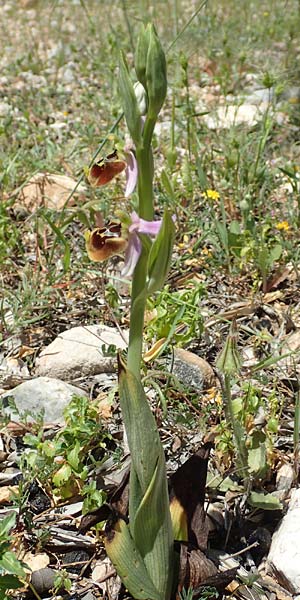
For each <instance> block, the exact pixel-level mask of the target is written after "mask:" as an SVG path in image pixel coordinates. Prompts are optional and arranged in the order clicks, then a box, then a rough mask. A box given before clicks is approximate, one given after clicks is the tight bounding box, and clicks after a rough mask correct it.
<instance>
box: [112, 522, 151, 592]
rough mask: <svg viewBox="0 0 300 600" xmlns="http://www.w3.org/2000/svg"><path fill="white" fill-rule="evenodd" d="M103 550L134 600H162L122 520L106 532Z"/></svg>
mask: <svg viewBox="0 0 300 600" xmlns="http://www.w3.org/2000/svg"><path fill="white" fill-rule="evenodd" d="M105 549H106V552H107V554H108V556H109V558H110V560H111V561H112V563H113V565H114V566H115V567H116V569H117V572H118V575H120V577H121V579H122V581H123V583H124V585H125V586H126V587H127V589H128V591H129V592H130V594H131V595H132V596H133V597H134V598H135V599H136V600H161V599H162V596H161V594H160V593H159V591H158V590H157V589H156V588H155V586H154V585H153V583H152V581H151V579H150V577H149V575H148V572H147V569H146V567H145V564H144V561H143V559H142V557H141V555H140V553H139V552H138V550H137V548H136V545H135V543H134V541H133V539H132V537H131V534H130V531H129V527H128V525H126V523H125V521H123V519H119V520H118V521H117V522H116V523H115V524H114V526H113V527H112V528H110V529H109V530H108V531H107V532H106V537H105Z"/></svg>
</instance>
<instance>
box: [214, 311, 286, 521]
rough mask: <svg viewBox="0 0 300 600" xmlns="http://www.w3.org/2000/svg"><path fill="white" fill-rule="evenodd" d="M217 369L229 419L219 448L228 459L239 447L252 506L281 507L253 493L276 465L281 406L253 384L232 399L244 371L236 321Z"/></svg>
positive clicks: (269, 497)
mask: <svg viewBox="0 0 300 600" xmlns="http://www.w3.org/2000/svg"><path fill="white" fill-rule="evenodd" d="M217 367H218V369H219V370H220V372H221V373H222V379H221V383H222V391H223V398H224V406H225V416H226V425H225V423H221V425H220V427H219V431H220V435H219V438H218V439H217V449H218V450H219V452H221V454H222V455H223V456H224V455H226V454H227V453H228V452H229V453H231V452H232V450H233V447H234V448H235V451H236V457H237V461H236V462H237V472H238V475H239V476H240V477H241V479H242V481H243V484H244V488H245V490H247V492H248V494H250V495H249V501H250V502H251V505H252V506H264V508H265V509H270V510H272V509H277V508H280V502H279V501H278V499H277V498H275V497H272V495H271V494H264V493H263V492H253V491H251V490H252V486H253V485H255V483H259V482H260V481H262V480H263V478H264V476H265V475H266V474H267V472H268V469H269V467H270V466H271V464H272V450H273V438H274V435H275V434H276V433H277V429H278V415H279V412H280V406H279V403H278V401H277V399H276V395H275V394H271V395H269V397H268V398H267V399H266V400H265V401H263V400H262V397H261V393H260V392H259V390H256V389H255V388H254V387H253V386H251V385H248V389H247V390H246V391H245V393H244V394H241V395H239V396H238V397H237V398H233V397H232V392H231V387H232V381H233V380H234V378H236V377H237V376H238V375H239V374H240V370H241V357H240V354H239V351H238V346H237V329H236V325H235V323H234V322H233V325H232V326H231V328H230V332H229V335H228V337H227V340H226V342H225V345H224V348H223V350H222V352H221V354H220V356H219V358H218V360H217ZM231 431H232V435H231ZM232 442H233V444H232Z"/></svg>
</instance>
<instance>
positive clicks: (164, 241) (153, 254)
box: [147, 210, 175, 295]
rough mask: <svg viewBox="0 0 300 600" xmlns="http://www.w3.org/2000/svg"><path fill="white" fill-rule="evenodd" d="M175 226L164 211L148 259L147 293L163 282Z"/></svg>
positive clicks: (169, 261)
mask: <svg viewBox="0 0 300 600" xmlns="http://www.w3.org/2000/svg"><path fill="white" fill-rule="evenodd" d="M174 237H175V226H174V221H173V218H172V217H171V215H170V213H169V211H167V210H166V211H165V213H164V218H163V222H162V224H161V227H160V230H159V233H158V235H157V237H156V239H155V240H154V242H153V244H152V247H151V251H150V254H149V259H148V288H147V293H148V294H149V295H150V294H153V292H156V291H158V290H159V289H160V288H161V287H162V286H163V284H164V282H165V280H166V277H167V275H168V272H169V268H170V263H171V258H172V250H173V243H174Z"/></svg>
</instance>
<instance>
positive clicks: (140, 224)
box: [129, 212, 162, 236]
mask: <svg viewBox="0 0 300 600" xmlns="http://www.w3.org/2000/svg"><path fill="white" fill-rule="evenodd" d="M161 224H162V219H159V220H158V221H145V219H141V218H140V217H139V216H138V215H137V213H136V212H133V213H131V225H130V227H129V232H130V233H132V232H133V231H136V232H137V233H146V234H148V235H152V236H155V235H157V234H158V232H159V230H160V227H161Z"/></svg>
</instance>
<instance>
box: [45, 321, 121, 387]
mask: <svg viewBox="0 0 300 600" xmlns="http://www.w3.org/2000/svg"><path fill="white" fill-rule="evenodd" d="M110 345H112V346H114V347H115V348H117V349H122V350H123V349H125V348H126V347H127V344H126V342H125V341H124V340H123V338H122V337H121V335H120V333H119V332H118V330H117V329H115V328H113V327H107V326H106V325H89V326H86V327H73V328H72V329H67V330H66V331H64V332H63V333H61V334H60V335H59V336H58V337H57V338H56V339H55V340H54V341H53V342H51V344H49V346H47V347H46V348H45V349H44V350H43V351H42V352H41V354H40V356H39V358H38V360H37V362H36V370H35V374H36V375H39V376H41V375H43V376H47V375H51V376H52V377H57V378H59V379H62V380H67V381H74V380H75V379H78V378H81V377H88V376H91V375H95V374H97V373H105V372H106V373H112V372H114V371H115V370H116V362H117V361H116V355H114V356H111V355H110V356H106V355H105V352H103V346H105V347H106V348H108V346H110Z"/></svg>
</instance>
